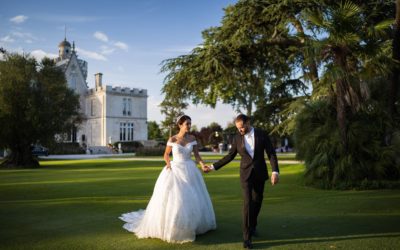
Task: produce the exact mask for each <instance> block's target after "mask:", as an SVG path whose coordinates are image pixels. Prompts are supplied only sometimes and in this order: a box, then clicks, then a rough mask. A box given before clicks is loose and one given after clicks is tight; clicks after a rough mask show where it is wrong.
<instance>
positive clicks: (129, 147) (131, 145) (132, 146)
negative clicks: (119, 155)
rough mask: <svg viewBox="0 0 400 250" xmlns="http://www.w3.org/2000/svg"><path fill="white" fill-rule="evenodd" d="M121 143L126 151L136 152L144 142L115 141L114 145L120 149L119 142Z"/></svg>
mask: <svg viewBox="0 0 400 250" xmlns="http://www.w3.org/2000/svg"><path fill="white" fill-rule="evenodd" d="M119 143H121V150H122V152H124V153H135V152H136V151H137V149H139V148H142V147H143V144H142V143H140V142H138V141H123V142H115V143H114V147H115V148H116V149H117V150H118V144H119Z"/></svg>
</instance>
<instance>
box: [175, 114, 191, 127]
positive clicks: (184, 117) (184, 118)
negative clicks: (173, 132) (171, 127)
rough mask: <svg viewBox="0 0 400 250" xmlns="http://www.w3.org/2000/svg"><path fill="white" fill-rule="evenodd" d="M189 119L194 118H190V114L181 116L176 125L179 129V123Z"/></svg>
mask: <svg viewBox="0 0 400 250" xmlns="http://www.w3.org/2000/svg"><path fill="white" fill-rule="evenodd" d="M187 120H192V118H190V116H188V115H181V116H179V117H178V120H177V121H176V126H177V127H178V129H179V125H182V124H183V123H185V121H187Z"/></svg>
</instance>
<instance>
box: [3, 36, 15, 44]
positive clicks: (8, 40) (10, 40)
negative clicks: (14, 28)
mask: <svg viewBox="0 0 400 250" xmlns="http://www.w3.org/2000/svg"><path fill="white" fill-rule="evenodd" d="M14 41H15V40H14V38H12V37H11V36H5V37H2V38H0V42H4V43H12V42H14Z"/></svg>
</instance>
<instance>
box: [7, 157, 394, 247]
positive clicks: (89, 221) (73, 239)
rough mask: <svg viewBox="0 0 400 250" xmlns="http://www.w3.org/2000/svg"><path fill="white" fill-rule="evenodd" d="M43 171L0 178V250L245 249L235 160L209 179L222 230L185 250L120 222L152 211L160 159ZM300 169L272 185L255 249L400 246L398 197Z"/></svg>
mask: <svg viewBox="0 0 400 250" xmlns="http://www.w3.org/2000/svg"><path fill="white" fill-rule="evenodd" d="M207 158H208V157H207ZM210 158H212V157H210ZM41 164H42V168H41V169H36V170H1V171H0V249H57V250H60V249H175V248H178V247H179V248H182V249H242V248H241V206H242V199H241V190H240V185H239V177H238V164H239V163H238V162H234V163H231V164H230V165H228V166H226V167H224V168H223V169H222V170H220V171H218V172H213V173H209V174H207V175H204V177H205V181H206V184H207V186H208V189H209V192H210V195H211V198H212V201H213V204H214V208H215V212H216V217H217V224H218V229H217V230H215V231H212V232H208V233H207V234H205V235H201V236H198V237H197V239H196V241H195V242H193V243H187V244H183V245H176V244H167V243H164V242H162V241H161V240H157V239H142V240H138V239H137V238H136V237H135V236H134V235H133V234H131V233H129V232H127V231H125V230H123V229H122V224H123V222H122V221H120V220H119V219H118V216H119V215H120V214H121V213H124V212H128V211H133V210H137V209H140V208H145V207H146V204H147V202H148V200H149V198H150V196H151V193H152V189H153V185H154V183H155V180H156V178H157V176H158V174H159V172H160V170H161V167H162V166H163V163H162V162H158V161H131V160H120V159H98V160H65V161H64V160H63V161H61V160H59V161H51V160H47V161H42V162H41ZM302 171H303V166H302V165H281V183H280V184H279V185H277V186H274V187H272V186H271V185H269V184H268V185H267V186H266V190H265V199H264V205H263V209H262V212H261V215H260V217H259V233H260V236H259V237H258V238H255V239H254V244H255V247H256V248H257V249H363V250H364V249H398V247H399V246H400V191H399V190H374V191H324V190H317V189H313V188H308V187H304V186H303V185H302V181H301V173H302Z"/></svg>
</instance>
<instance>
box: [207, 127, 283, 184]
mask: <svg viewBox="0 0 400 250" xmlns="http://www.w3.org/2000/svg"><path fill="white" fill-rule="evenodd" d="M254 139H255V146H254V158H251V156H250V155H249V153H247V150H246V148H245V146H244V136H242V135H240V134H239V133H238V134H236V136H235V137H234V139H233V141H232V147H231V149H230V150H229V153H228V154H227V155H226V156H225V157H224V158H222V159H221V160H219V161H217V162H216V163H214V164H213V166H214V168H215V169H216V170H218V169H219V168H221V167H223V166H224V165H226V164H228V163H229V162H230V161H232V160H233V159H234V158H235V156H236V154H237V153H239V154H240V156H241V157H242V159H241V161H240V180H241V182H246V181H247V180H248V179H249V178H250V175H251V172H252V170H253V169H254V178H255V179H256V180H259V181H265V180H267V179H268V178H269V176H268V171H267V164H266V163H265V157H264V151H265V152H266V153H267V155H268V159H269V162H270V164H271V167H272V171H276V172H278V173H279V166H278V159H277V157H276V153H275V149H274V147H273V146H272V143H271V141H270V139H269V137H268V135H267V133H266V132H265V131H263V130H260V129H257V128H254Z"/></svg>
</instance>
